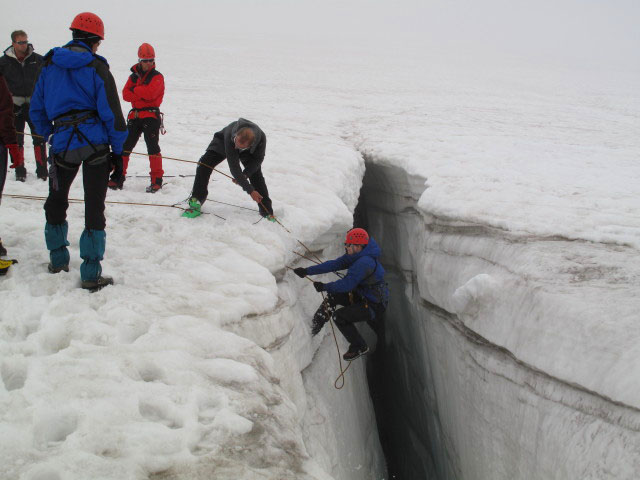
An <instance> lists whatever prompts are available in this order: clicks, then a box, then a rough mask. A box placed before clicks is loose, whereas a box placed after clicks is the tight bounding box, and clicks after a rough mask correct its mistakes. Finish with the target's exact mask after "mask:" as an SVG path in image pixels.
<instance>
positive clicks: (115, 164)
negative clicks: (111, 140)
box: [109, 152, 122, 172]
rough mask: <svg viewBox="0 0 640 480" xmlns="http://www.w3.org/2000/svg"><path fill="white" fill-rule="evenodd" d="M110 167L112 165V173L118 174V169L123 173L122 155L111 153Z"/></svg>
mask: <svg viewBox="0 0 640 480" xmlns="http://www.w3.org/2000/svg"><path fill="white" fill-rule="evenodd" d="M109 165H111V170H112V171H116V172H117V170H118V168H119V169H120V171H122V155H118V154H117V153H113V152H111V153H110V154H109Z"/></svg>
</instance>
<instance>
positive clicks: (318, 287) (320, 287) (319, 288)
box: [313, 282, 325, 292]
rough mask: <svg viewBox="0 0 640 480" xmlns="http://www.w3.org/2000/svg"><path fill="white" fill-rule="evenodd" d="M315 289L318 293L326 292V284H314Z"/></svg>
mask: <svg viewBox="0 0 640 480" xmlns="http://www.w3.org/2000/svg"><path fill="white" fill-rule="evenodd" d="M313 288H315V289H316V292H324V291H325V288H324V283H322V282H313Z"/></svg>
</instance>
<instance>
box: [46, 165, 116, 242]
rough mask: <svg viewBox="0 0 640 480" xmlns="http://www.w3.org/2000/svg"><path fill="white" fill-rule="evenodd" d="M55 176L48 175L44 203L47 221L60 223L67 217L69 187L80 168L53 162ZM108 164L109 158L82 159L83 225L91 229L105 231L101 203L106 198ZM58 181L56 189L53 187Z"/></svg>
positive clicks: (53, 223) (54, 223) (102, 204)
mask: <svg viewBox="0 0 640 480" xmlns="http://www.w3.org/2000/svg"><path fill="white" fill-rule="evenodd" d="M55 169H56V173H55V176H53V175H51V176H50V177H49V196H48V197H47V201H46V202H45V203H44V211H45V216H46V219H47V222H48V223H50V224H52V225H59V224H61V223H63V222H64V221H65V220H66V219H67V209H68V208H69V189H70V188H71V184H72V183H73V180H74V179H75V178H76V175H77V174H78V170H80V165H74V164H69V163H61V162H56V168H55ZM110 170H111V166H110V164H109V160H108V157H101V158H91V157H89V158H87V159H86V160H85V161H83V162H82V183H83V186H84V224H85V227H86V228H88V229H91V230H104V228H105V226H106V219H105V216H104V202H105V199H106V198H107V183H108V182H109V171H110ZM54 182H57V187H58V188H57V190H56V189H54Z"/></svg>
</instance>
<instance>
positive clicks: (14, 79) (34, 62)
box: [0, 44, 42, 97]
mask: <svg viewBox="0 0 640 480" xmlns="http://www.w3.org/2000/svg"><path fill="white" fill-rule="evenodd" d="M41 65H42V55H39V54H37V53H36V52H34V51H33V45H31V44H29V49H28V50H27V56H26V57H25V59H24V61H23V62H22V63H20V62H19V61H18V59H17V58H16V54H15V52H14V50H13V47H9V48H7V49H6V50H5V51H4V55H3V56H2V58H0V73H2V75H3V76H4V79H5V80H6V81H7V85H9V90H10V91H11V95H13V96H14V97H30V96H31V92H32V91H33V87H34V85H35V84H36V78H37V77H38V72H39V71H40V66H41Z"/></svg>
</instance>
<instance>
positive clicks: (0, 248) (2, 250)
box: [0, 239, 7, 257]
mask: <svg viewBox="0 0 640 480" xmlns="http://www.w3.org/2000/svg"><path fill="white" fill-rule="evenodd" d="M6 256H7V249H6V248H4V247H3V246H2V239H0V257H6Z"/></svg>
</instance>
